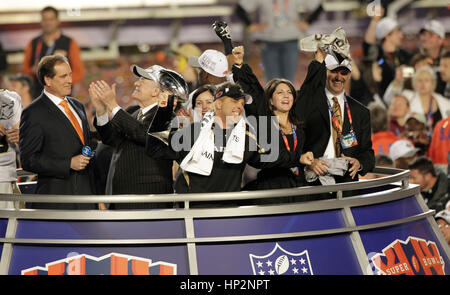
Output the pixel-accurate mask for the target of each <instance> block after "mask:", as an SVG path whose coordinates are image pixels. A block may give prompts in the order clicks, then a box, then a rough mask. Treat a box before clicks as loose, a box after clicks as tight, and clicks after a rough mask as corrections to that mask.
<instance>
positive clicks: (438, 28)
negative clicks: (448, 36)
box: [420, 19, 445, 39]
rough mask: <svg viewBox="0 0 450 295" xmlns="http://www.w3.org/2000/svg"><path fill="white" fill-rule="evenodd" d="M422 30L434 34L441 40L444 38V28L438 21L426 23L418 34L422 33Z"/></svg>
mask: <svg viewBox="0 0 450 295" xmlns="http://www.w3.org/2000/svg"><path fill="white" fill-rule="evenodd" d="M424 30H426V31H429V32H433V33H436V34H437V35H438V36H439V37H441V38H442V39H444V38H445V29H444V26H443V25H442V23H441V22H440V21H437V20H435V19H433V20H429V21H427V22H426V23H425V24H424V25H423V27H422V29H421V30H420V33H422V32H423V31H424Z"/></svg>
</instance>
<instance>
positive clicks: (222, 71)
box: [188, 49, 228, 77]
mask: <svg viewBox="0 0 450 295" xmlns="http://www.w3.org/2000/svg"><path fill="white" fill-rule="evenodd" d="M188 64H189V65H190V66H191V67H195V68H202V69H203V70H204V71H205V72H207V73H209V74H211V75H213V76H216V77H225V75H226V74H227V71H228V60H227V57H226V56H225V54H223V53H222V52H220V51H217V50H214V49H208V50H205V51H204V52H203V53H202V54H201V55H200V56H199V57H195V56H191V57H190V58H189V60H188Z"/></svg>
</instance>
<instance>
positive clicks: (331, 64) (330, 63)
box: [325, 54, 352, 72]
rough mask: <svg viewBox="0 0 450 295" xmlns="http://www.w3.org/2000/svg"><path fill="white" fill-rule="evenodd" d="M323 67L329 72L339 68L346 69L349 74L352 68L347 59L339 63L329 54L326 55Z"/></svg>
mask: <svg viewBox="0 0 450 295" xmlns="http://www.w3.org/2000/svg"><path fill="white" fill-rule="evenodd" d="M325 65H326V67H327V69H328V70H330V71H332V70H334V69H337V68H340V67H344V68H347V69H348V70H349V71H350V72H351V71H352V66H351V64H350V61H349V60H348V59H347V58H346V59H344V60H343V61H342V62H340V63H339V61H338V60H337V59H336V58H335V57H334V56H332V55H330V54H327V56H326V57H325Z"/></svg>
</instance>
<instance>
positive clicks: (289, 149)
mask: <svg viewBox="0 0 450 295" xmlns="http://www.w3.org/2000/svg"><path fill="white" fill-rule="evenodd" d="M291 128H292V136H293V137H294V151H295V150H296V149H297V133H295V129H294V124H292V123H291ZM280 132H281V136H282V137H283V141H284V145H285V146H286V149H287V150H288V151H291V147H290V146H289V142H288V140H287V137H286V135H285V134H284V132H283V130H282V129H281V126H280Z"/></svg>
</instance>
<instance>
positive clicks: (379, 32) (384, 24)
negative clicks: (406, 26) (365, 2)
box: [375, 17, 399, 40]
mask: <svg viewBox="0 0 450 295" xmlns="http://www.w3.org/2000/svg"><path fill="white" fill-rule="evenodd" d="M398 27H399V26H398V22H397V21H396V20H395V19H393V18H391V17H383V18H382V19H381V20H380V21H379V22H378V23H377V27H376V29H375V36H376V37H377V39H379V40H381V39H383V38H384V37H386V35H388V34H389V33H390V32H392V31H393V30H394V29H396V28H398Z"/></svg>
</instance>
